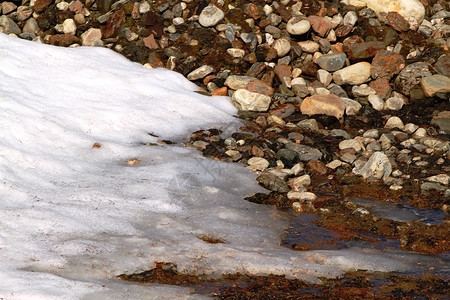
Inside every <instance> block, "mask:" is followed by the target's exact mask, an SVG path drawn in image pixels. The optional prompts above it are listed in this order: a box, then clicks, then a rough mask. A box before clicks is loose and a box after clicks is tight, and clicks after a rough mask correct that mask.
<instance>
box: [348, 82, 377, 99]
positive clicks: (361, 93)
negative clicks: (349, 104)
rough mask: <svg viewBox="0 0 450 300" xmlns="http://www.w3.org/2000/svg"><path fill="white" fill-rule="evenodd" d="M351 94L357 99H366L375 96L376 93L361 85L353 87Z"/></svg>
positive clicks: (370, 88)
mask: <svg viewBox="0 0 450 300" xmlns="http://www.w3.org/2000/svg"><path fill="white" fill-rule="evenodd" d="M352 93H353V95H354V96H358V97H368V96H369V95H375V94H376V93H377V92H376V91H375V90H374V89H373V88H372V87H370V86H368V85H367V84H365V83H364V84H361V85H360V86H356V85H355V86H353V87H352Z"/></svg>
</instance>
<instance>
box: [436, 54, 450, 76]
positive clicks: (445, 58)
mask: <svg viewBox="0 0 450 300" xmlns="http://www.w3.org/2000/svg"><path fill="white" fill-rule="evenodd" d="M434 68H435V69H436V71H437V72H438V73H439V74H441V75H444V76H449V77H450V55H448V54H445V55H442V56H441V57H439V59H438V60H437V62H436V63H435V64H434Z"/></svg>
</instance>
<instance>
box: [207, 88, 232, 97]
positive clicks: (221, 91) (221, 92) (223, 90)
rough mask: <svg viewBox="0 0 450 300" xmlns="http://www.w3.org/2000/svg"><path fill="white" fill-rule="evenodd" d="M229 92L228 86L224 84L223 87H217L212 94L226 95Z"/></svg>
mask: <svg viewBox="0 0 450 300" xmlns="http://www.w3.org/2000/svg"><path fill="white" fill-rule="evenodd" d="M227 92H228V88H227V87H226V86H223V87H221V88H218V89H215V90H214V91H212V92H211V95H213V96H226V95H227Z"/></svg>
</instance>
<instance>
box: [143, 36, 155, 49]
mask: <svg viewBox="0 0 450 300" xmlns="http://www.w3.org/2000/svg"><path fill="white" fill-rule="evenodd" d="M142 41H143V42H144V45H145V47H147V48H149V49H158V48H159V45H158V43H157V42H156V41H155V37H154V36H153V34H150V35H149V36H148V37H146V38H143V39H142Z"/></svg>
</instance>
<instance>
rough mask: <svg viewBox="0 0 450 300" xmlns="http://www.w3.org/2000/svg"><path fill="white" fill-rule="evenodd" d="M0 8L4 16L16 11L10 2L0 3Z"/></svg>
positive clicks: (15, 7) (15, 6)
mask: <svg viewBox="0 0 450 300" xmlns="http://www.w3.org/2000/svg"><path fill="white" fill-rule="evenodd" d="M0 8H1V10H2V13H3V14H4V15H7V14H9V13H10V12H13V11H15V10H16V9H17V5H15V4H14V3H12V2H7V1H5V2H3V3H2V5H0Z"/></svg>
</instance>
